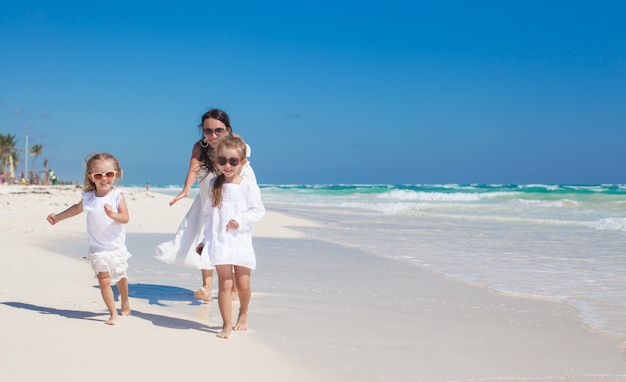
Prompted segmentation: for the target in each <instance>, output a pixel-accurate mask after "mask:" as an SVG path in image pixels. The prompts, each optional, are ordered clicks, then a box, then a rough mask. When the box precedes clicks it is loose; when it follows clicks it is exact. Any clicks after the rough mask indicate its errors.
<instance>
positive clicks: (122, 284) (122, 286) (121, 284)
mask: <svg viewBox="0 0 626 382" xmlns="http://www.w3.org/2000/svg"><path fill="white" fill-rule="evenodd" d="M117 289H118V290H119V291H120V297H121V299H122V316H130V302H129V301H128V280H127V279H126V277H124V278H122V279H120V281H118V282H117Z"/></svg>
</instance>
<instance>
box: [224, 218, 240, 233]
mask: <svg viewBox="0 0 626 382" xmlns="http://www.w3.org/2000/svg"><path fill="white" fill-rule="evenodd" d="M237 228H239V223H237V221H236V220H234V219H230V220H229V221H228V224H226V231H228V230H231V229H237Z"/></svg>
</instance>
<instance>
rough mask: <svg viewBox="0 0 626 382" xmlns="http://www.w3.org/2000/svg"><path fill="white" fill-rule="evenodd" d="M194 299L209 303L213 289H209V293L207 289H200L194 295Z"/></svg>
mask: <svg viewBox="0 0 626 382" xmlns="http://www.w3.org/2000/svg"><path fill="white" fill-rule="evenodd" d="M193 297H195V298H199V299H201V300H202V301H204V302H209V301H211V289H209V290H208V292H207V290H206V288H204V287H200V289H198V290H197V291H196V293H194V294H193Z"/></svg>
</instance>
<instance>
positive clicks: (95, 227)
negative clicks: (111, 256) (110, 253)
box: [82, 188, 126, 250]
mask: <svg viewBox="0 0 626 382" xmlns="http://www.w3.org/2000/svg"><path fill="white" fill-rule="evenodd" d="M123 195H124V191H123V190H120V189H117V188H114V189H113V190H111V192H109V194H108V195H106V196H103V197H98V196H96V192H95V191H88V192H83V193H82V197H83V210H84V211H85V212H86V214H87V235H88V236H89V246H90V247H96V248H99V249H105V250H114V249H122V248H124V249H125V248H126V229H125V225H124V224H120V223H118V222H116V221H115V220H113V219H111V218H110V217H108V216H107V214H106V212H104V205H105V204H109V205H110V206H111V207H112V208H113V211H114V212H118V210H117V208H118V206H119V204H120V200H121V198H122V196H123Z"/></svg>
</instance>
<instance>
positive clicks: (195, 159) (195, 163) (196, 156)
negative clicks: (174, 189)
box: [170, 142, 202, 206]
mask: <svg viewBox="0 0 626 382" xmlns="http://www.w3.org/2000/svg"><path fill="white" fill-rule="evenodd" d="M201 154H202V147H201V146H200V144H199V143H198V142H196V143H195V144H194V145H193V148H192V149H191V159H190V160H189V170H187V176H186V177H185V184H184V185H183V189H182V190H181V191H180V193H179V194H178V195H176V197H174V199H172V200H170V206H171V205H173V204H174V203H176V202H177V201H179V200H181V199H183V198H186V197H188V196H189V195H190V194H191V187H192V186H193V184H194V183H195V182H196V178H197V176H198V171H199V170H200V166H201V165H202V162H200V155H201Z"/></svg>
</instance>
